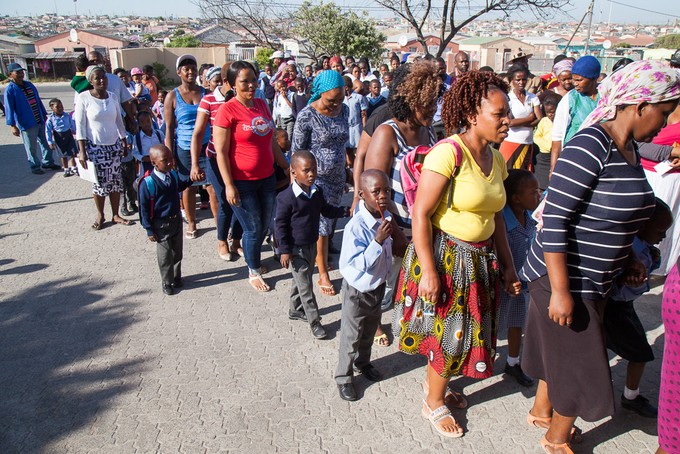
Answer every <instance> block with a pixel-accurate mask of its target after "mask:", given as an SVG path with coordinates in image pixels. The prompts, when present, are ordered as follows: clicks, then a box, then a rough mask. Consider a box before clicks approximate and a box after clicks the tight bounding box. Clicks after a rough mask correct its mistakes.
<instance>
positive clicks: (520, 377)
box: [505, 364, 534, 387]
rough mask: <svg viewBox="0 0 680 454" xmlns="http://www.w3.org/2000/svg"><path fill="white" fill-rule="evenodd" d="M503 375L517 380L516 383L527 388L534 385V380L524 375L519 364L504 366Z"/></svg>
mask: <svg viewBox="0 0 680 454" xmlns="http://www.w3.org/2000/svg"><path fill="white" fill-rule="evenodd" d="M505 373H506V374H508V375H510V376H511V377H513V378H514V379H515V380H517V383H519V384H520V385H522V386H527V387H528V386H531V385H533V384H534V379H533V378H531V377H529V376H528V375H527V374H525V373H524V371H523V370H522V368H521V367H520V365H519V364H515V365H514V366H509V365H507V364H506V365H505Z"/></svg>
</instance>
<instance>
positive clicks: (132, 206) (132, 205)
mask: <svg viewBox="0 0 680 454" xmlns="http://www.w3.org/2000/svg"><path fill="white" fill-rule="evenodd" d="M128 210H130V211H132V212H133V213H136V212H138V211H139V207H138V206H137V204H136V203H135V202H130V203H128Z"/></svg>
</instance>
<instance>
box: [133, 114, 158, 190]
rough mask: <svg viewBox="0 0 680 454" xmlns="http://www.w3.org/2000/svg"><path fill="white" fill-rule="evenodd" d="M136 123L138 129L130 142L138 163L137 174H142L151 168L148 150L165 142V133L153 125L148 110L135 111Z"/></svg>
mask: <svg viewBox="0 0 680 454" xmlns="http://www.w3.org/2000/svg"><path fill="white" fill-rule="evenodd" d="M137 124H138V125H139V130H138V131H137V134H135V135H134V138H133V140H132V141H131V143H132V156H134V158H135V159H136V160H137V162H138V163H139V172H138V175H139V176H141V175H144V174H145V173H147V172H150V171H151V170H153V165H151V159H150V158H149V150H151V147H153V146H154V145H162V144H164V143H165V135H164V134H163V133H162V132H161V131H159V130H158V129H155V128H154V127H153V118H152V116H151V114H150V113H149V111H147V110H140V111H139V112H138V113H137Z"/></svg>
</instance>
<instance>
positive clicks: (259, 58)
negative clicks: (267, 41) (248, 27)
mask: <svg viewBox="0 0 680 454" xmlns="http://www.w3.org/2000/svg"><path fill="white" fill-rule="evenodd" d="M273 53H274V49H267V48H266V47H260V48H259V49H257V51H256V52H255V61H256V62H257V64H258V65H259V66H260V69H262V70H263V69H264V65H267V64H269V59H270V58H271V56H272V54H273Z"/></svg>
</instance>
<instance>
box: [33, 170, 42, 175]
mask: <svg viewBox="0 0 680 454" xmlns="http://www.w3.org/2000/svg"><path fill="white" fill-rule="evenodd" d="M31 173H33V174H34V175H44V174H45V171H44V170H43V169H33V170H31Z"/></svg>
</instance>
